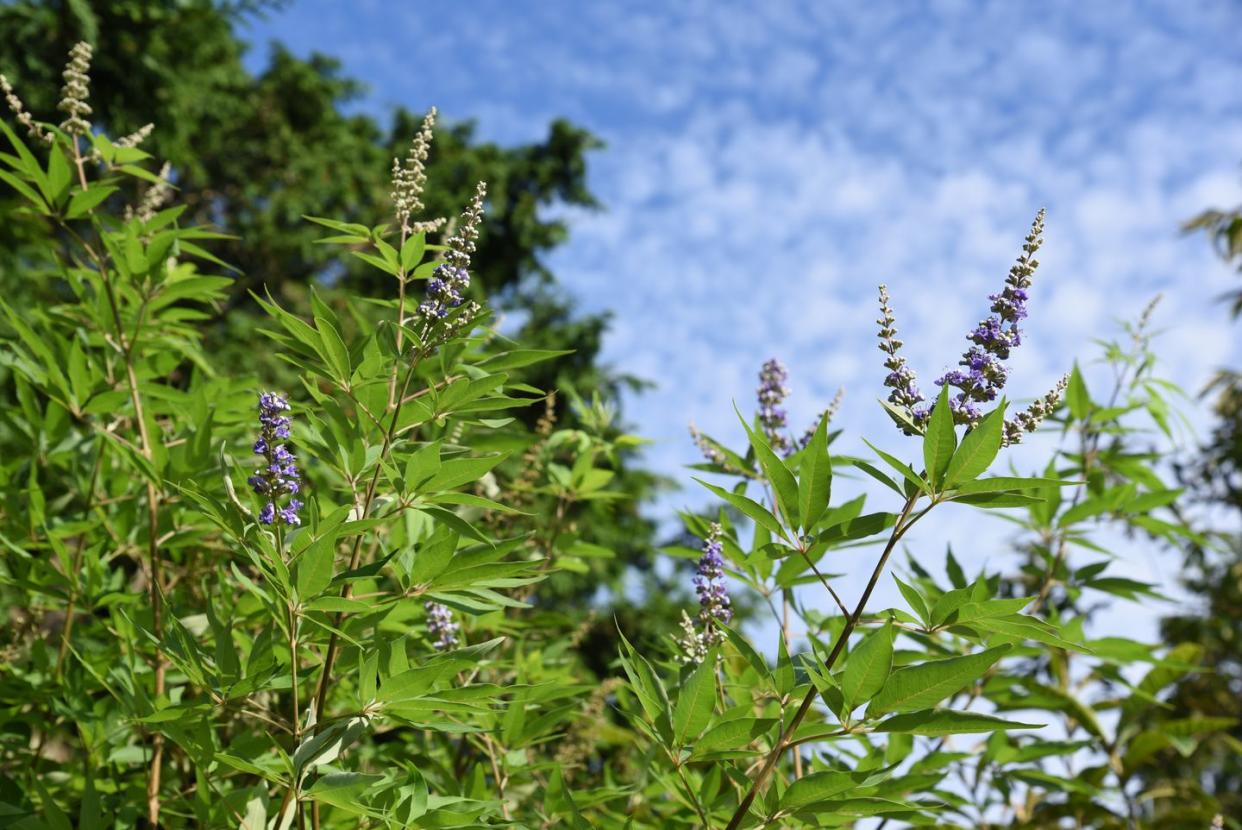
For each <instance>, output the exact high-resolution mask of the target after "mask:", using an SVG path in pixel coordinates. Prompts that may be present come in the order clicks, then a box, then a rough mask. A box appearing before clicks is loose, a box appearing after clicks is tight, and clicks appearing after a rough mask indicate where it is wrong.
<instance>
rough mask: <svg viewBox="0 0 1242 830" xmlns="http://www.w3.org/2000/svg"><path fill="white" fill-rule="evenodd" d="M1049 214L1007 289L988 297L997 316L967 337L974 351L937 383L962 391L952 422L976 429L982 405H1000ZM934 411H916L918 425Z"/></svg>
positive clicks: (1036, 226)
mask: <svg viewBox="0 0 1242 830" xmlns="http://www.w3.org/2000/svg"><path fill="white" fill-rule="evenodd" d="M1043 232H1044V211H1042V210H1041V211H1040V212H1039V214H1038V215H1036V217H1035V222H1034V223H1033V224H1032V225H1031V232H1030V233H1028V234H1027V236H1026V241H1025V243H1024V244H1023V246H1022V255H1021V256H1019V257H1018V261H1017V262H1016V263H1014V265H1013V267H1012V268H1010V269H1009V276H1008V277H1006V278H1005V287H1004V289H1003V290H1002V291H1001V292H1000V293H999V294H992V295H991V296H989V297H988V299H989V300H991V301H992V307H991V311H992V314H991V316H990V317H988V318H987V319H985V320H982V321H980V322H979V324H978V325H977V326H975V328H974V329H972V330H971V331H970V332H969V333H968V334H967V335H966V339H967V340H969V341H970V343H971V346H970V347H969V348H967V349H966V351H965V352H964V353H963V354H962V359H961V360H960V361H958V365H959V366H961V367H963V368H962V369H954V370H952V371H949V372H946V373H945V374H944V375H942V376H941V377H940V378H939V379H938V380H937V381H936V383H937V384H939V385H940V386H946V385H947V386H949V387H950V388H952V389H956V390H958V391H957V393H956V394H955V395H953V396H951V397H950V399H949V406H950V408H951V409H952V410H953V421H954V423H957V424H966V425H968V426H974V425H975V424H976V423H978V422H979V419H980V418H981V417H983V413H982V412H981V411H980V409H979V406H978V405H979V404H983V403H989V402H991V401H994V400H996V398H997V397H998V396H999V394H1000V391H1001V389H1002V388H1004V386H1005V382H1006V381H1007V380H1009V369H1008V368H1007V367H1006V366H1005V363H1004V361H1006V360H1008V359H1009V355H1010V353H1011V352H1012V351H1013V349H1015V348H1017V347H1018V346H1019V345H1021V344H1022V332H1021V330H1020V329H1019V327H1018V323H1019V321H1021V320H1023V319H1025V318H1026V301H1027V299H1028V298H1029V297H1030V293H1029V291H1030V287H1031V276H1032V275H1033V274H1034V273H1035V269H1036V268H1037V267H1038V266H1039V262H1038V260H1036V259H1035V252H1036V251H1038V250H1039V246H1040V245H1041V244H1042V243H1043V241H1044V240H1043ZM930 411H931V410H930V408H929V409H924V410H920V411H918V412H916V414H915V417H916V420H921V419H922V418H925V417H927V415H928V414H930Z"/></svg>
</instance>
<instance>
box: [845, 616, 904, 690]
mask: <svg viewBox="0 0 1242 830" xmlns="http://www.w3.org/2000/svg"><path fill="white" fill-rule="evenodd" d="M892 669H893V624H892V623H887V624H886V625H884V626H883V627H882V628H878V629H876V630H875V631H873V632H871V633H870V634H868V635H867V636H866V637H864V638H863V639H862V642H860V643H859V644H858V645H857V646H855V647H854V649H853V650H852V651H850V656H849V657H848V658H847V659H846V661H845V668H844V669H843V670H842V672H841V694H842V696H843V697H844V699H845V705H846V706H847V707H849V709H851V710H852V709H853V708H854V707H856V706H858V704H860V703H862V702H864V701H867V700H870V699H871V698H872V697H874V696H875V695H876V693H877V692H879V691H880V690H881V689H882V688H884V683H885V681H886V680H888V675H889V673H890V672H891V671H892Z"/></svg>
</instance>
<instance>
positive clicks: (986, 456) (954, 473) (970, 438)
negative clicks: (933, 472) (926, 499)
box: [944, 403, 1005, 487]
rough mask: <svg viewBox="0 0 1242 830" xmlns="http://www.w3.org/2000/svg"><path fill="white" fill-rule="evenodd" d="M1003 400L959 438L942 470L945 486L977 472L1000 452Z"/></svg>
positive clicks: (981, 470)
mask: <svg viewBox="0 0 1242 830" xmlns="http://www.w3.org/2000/svg"><path fill="white" fill-rule="evenodd" d="M1004 424H1005V404H1004V403H1002V404H1001V405H1000V406H998V407H997V408H996V409H993V410H992V411H991V412H989V413H988V414H987V415H984V416H983V419H982V420H981V421H979V423H978V424H976V425H975V427H974V428H973V429H971V430H969V431H968V432H967V433H966V435H965V437H964V438H962V443H961V445H960V446H959V447H958V448H957V451H956V452H954V453H953V458H952V460H950V461H949V469H947V470H946V471H945V475H944V484H945V487H956V486H958V485H960V484H963V483H965V482H967V481H973V480H974V479H976V478H978V477H979V476H981V475H982V474H983V473H984V471H986V470H987V468H988V467H989V466H991V464H992V462H993V461H994V460H995V459H996V454H997V453H999V452H1000V446H1001V432H1002V428H1003V427H1004Z"/></svg>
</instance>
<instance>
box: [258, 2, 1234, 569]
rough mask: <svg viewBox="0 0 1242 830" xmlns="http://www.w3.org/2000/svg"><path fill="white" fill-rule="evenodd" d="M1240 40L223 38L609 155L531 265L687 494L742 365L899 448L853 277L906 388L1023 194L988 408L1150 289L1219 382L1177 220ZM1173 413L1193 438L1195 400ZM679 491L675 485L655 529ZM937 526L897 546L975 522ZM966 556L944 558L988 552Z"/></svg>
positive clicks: (413, 26) (552, 32)
mask: <svg viewBox="0 0 1242 830" xmlns="http://www.w3.org/2000/svg"><path fill="white" fill-rule="evenodd" d="M1240 31H1242V6H1239V5H1238V4H1237V3H1235V2H1229V1H1228V0H1218V1H1216V2H1189V1H1180V0H1179V1H1178V2H1174V1H1173V0H1170V1H1169V2H1164V3H1144V2H1114V3H1082V2H1056V1H1054V2H1044V3H1038V4H1029V3H1028V4H1019V3H1000V2H996V3H975V2H927V3H889V4H875V3H853V4H846V3H824V2H817V3H810V2H808V3H792V2H776V1H775V0H770V1H769V2H763V3H754V4H743V3H736V2H722V1H721V0H713V2H686V3H676V4H674V3H602V2H601V3H577V2H562V1H560V0H556V1H554V2H540V3H515V2H499V1H496V2H452V3H448V2H424V3H418V4H412V3H410V4H398V3H383V2H373V1H371V0H363V1H362V2H350V3H339V2H326V1H325V0H317V1H315V2H311V0H301V2H294V3H293V4H292V5H290V6H289V8H288V9H287V10H285V11H283V12H281V13H280V14H276V15H272V16H270V17H269V18H267V20H265V21H262V22H260V23H257V24H255V25H252V26H251V27H249V29H248V31H247V32H245V33H244V34H245V35H246V36H247V37H249V38H250V39H251V40H253V41H254V42H255V43H256V44H258V45H260V46H261V45H262V44H264V43H266V42H267V41H268V40H270V39H279V40H281V41H283V42H285V43H286V44H287V45H288V46H290V47H291V48H292V49H293V50H294V51H295V52H297V53H299V54H305V53H307V52H309V51H311V50H318V51H322V52H325V53H328V54H332V55H335V56H337V57H339V58H341V59H342V60H343V62H344V70H345V72H346V73H347V74H349V75H350V76H353V77H356V78H359V79H361V80H363V81H365V82H366V83H368V84H369V85H370V88H371V92H370V94H369V95H368V97H366V98H365V99H364V100H363V101H361V102H359V106H361V107H362V108H364V109H367V110H369V111H373V112H375V113H377V114H381V115H382V114H384V113H386V112H389V111H390V110H391V109H392V107H393V106H394V105H397V104H402V105H405V106H407V107H409V108H411V109H415V110H421V109H425V108H427V107H428V106H431V105H433V104H434V105H436V106H438V107H439V108H440V110H441V112H442V113H443V114H444V116H445V117H447V118H449V119H454V118H474V119H477V121H478V127H479V131H480V134H481V135H482V136H483V137H486V138H489V139H496V140H499V141H502V142H510V141H512V142H517V141H526V140H531V139H535V138H538V137H539V136H541V135H542V134H543V133H544V132H545V129H546V125H547V122H548V121H549V120H550V119H552V118H554V117H557V116H564V117H567V118H569V119H571V120H572V121H574V122H576V123H578V124H581V125H583V126H586V127H588V128H590V129H591V130H592V131H594V132H595V133H597V134H598V135H600V136H601V137H602V138H603V139H604V140H605V141H606V142H607V144H608V147H607V149H606V150H604V151H602V152H600V153H598V154H596V155H595V157H594V158H593V159H592V164H591V171H590V179H591V183H592V187H593V188H594V190H595V192H596V193H597V194H598V196H599V197H600V199H601V201H602V202H603V203H604V204H605V205H606V206H607V210H606V211H604V212H601V213H594V214H591V213H581V214H579V213H573V214H571V215H570V217H569V218H570V220H571V223H572V228H573V232H572V237H571V240H570V242H569V243H568V245H566V246H565V247H564V248H563V249H561V250H560V251H558V252H557V253H556V254H555V255H554V256H553V258H552V264H553V266H554V270H555V272H556V273H557V274H558V276H559V277H560V279H561V281H562V282H563V283H564V285H566V286H567V287H568V288H569V289H570V290H571V291H572V292H573V293H574V295H575V296H576V297H577V298H579V300H580V301H581V303H582V306H583V307H584V308H586V309H592V310H594V309H611V310H613V311H614V312H615V313H616V323H615V326H614V328H613V330H612V332H611V334H610V336H609V338H608V340H607V345H606V350H605V357H606V359H607V360H608V361H609V362H611V363H613V364H614V365H615V366H617V367H618V368H620V369H623V370H625V371H629V372H633V373H635V374H638V375H640V376H644V377H647V378H651V379H653V380H655V381H657V382H658V384H659V387H658V388H657V389H656V390H654V391H652V392H648V393H646V394H644V395H643V396H642V397H640V398H637V399H633V400H630V401H627V406H626V414H627V417H628V419H629V420H630V421H631V422H632V423H634V424H635V425H636V427H637V430H636V431H638V432H640V433H641V434H643V435H644V436H646V437H648V438H651V439H653V440H654V442H655V443H654V445H653V447H652V449H651V451H650V455H649V458H650V460H651V463H653V464H654V465H655V466H657V467H658V468H659V469H660V470H662V471H665V472H668V473H671V474H673V475H675V476H676V477H677V478H678V479H679V480H680V481H683V482H687V483H689V484H690V487H691V488H692V487H693V486H694V485H693V484H692V483H690V482H689V479H688V476H687V474H686V473H685V471H684V470H683V469H682V466H683V465H685V464H687V463H691V462H693V461H694V460H695V454H694V449H693V446H692V445H691V444H690V442H689V440H688V439H687V437H686V431H685V430H686V423H687V422H688V421H690V420H694V421H696V422H697V423H698V425H699V426H700V427H701V428H703V429H704V430H706V431H707V432H709V433H712V434H716V435H718V436H719V437H722V438H725V439H728V440H731V441H734V442H736V441H737V439H738V438H739V437H740V436H739V435H738V433H739V432H740V430H738V429H737V427H736V420H735V419H734V416H733V414H732V408H731V405H730V403H731V401H732V400H735V399H736V400H738V401H739V403H741V404H743V405H744V406H745V405H747V404H749V402H750V401H751V400H752V399H753V394H754V386H755V381H756V378H755V373H756V372H757V371H758V368H759V365H760V364H761V363H762V361H763V360H764V359H766V358H767V357H769V356H771V355H776V356H779V357H781V358H782V359H783V360H784V361H785V363H786V364H787V365H788V367H789V371H790V376H791V380H790V385H791V386H792V387H793V390H794V397H793V399H792V400H791V401H790V408H791V410H792V413H793V418H792V420H793V421H794V426H795V429H796V430H797V431H799V432H800V431H801V427H802V423H803V422H805V421H809V420H810V419H811V418H812V417H813V416H814V414H815V413H816V412H817V411H818V410H819V409H821V408H822V407H823V406H824V405H825V404H826V403H827V401H828V400H829V399H830V398H831V397H832V394H833V392H834V391H835V390H836V389H837V388H838V387H843V388H844V390H845V403H844V406H843V408H842V411H841V415H840V417H839V421H838V425H839V426H842V427H844V428H845V429H846V436H845V437H844V438H843V439H842V441H843V443H842V446H843V447H845V448H846V449H849V450H851V451H860V452H861V451H862V445H861V442H860V441H859V440H858V436H859V435H860V434H866V435H868V436H869V437H872V440H875V437H876V436H878V437H879V438H880V439H881V442H882V444H883V445H884V446H886V447H888V448H890V449H897V450H899V451H902V452H903V453H904V454H907V455H912V454H914V453H915V452H916V450H915V448H913V447H905V448H904V449H903V447H902V443H901V439H900V437H899V436H897V435H896V433H894V432H892V430H891V429H890V428H889V427H888V425H887V424H886V423H885V422H884V418H883V416H882V414H881V411H880V409H879V407H878V405H877V404H876V403H875V399H876V398H877V397H880V396H881V395H882V394H883V393H882V388H881V386H880V384H881V381H882V372H881V369H880V366H879V352H878V351H877V350H876V349H875V341H874V328H875V326H874V319H875V289H876V285H877V284H878V283H880V282H886V283H887V284H888V285H889V288H890V292H891V294H892V296H893V304H894V306H895V308H896V311H897V315H898V321H899V326H900V327H901V330H902V336H903V338H904V339H905V341H906V343H907V350H908V352H909V354H910V356H911V358H912V360H913V362H914V364H915V366H916V367H917V368H918V370H919V372H920V375H921V376H922V378H923V380H924V385H925V386H931V382H930V381H931V379H932V378H934V377H936V376H938V375H939V374H940V373H941V372H942V371H944V370H945V369H947V368H949V367H951V366H952V365H953V364H954V363H955V362H956V359H957V356H958V355H959V353H960V352H961V349H962V346H963V340H962V337H963V333H964V332H965V331H966V330H967V328H968V327H970V326H971V325H973V324H974V323H975V322H976V321H977V320H978V319H979V318H980V317H981V316H983V315H984V314H985V313H986V306H987V300H986V296H987V294H989V293H991V292H992V291H995V290H997V289H998V288H999V286H1000V284H1001V282H1002V280H1003V279H1004V276H1005V273H1006V271H1007V270H1008V268H1009V265H1010V264H1011V263H1012V261H1013V259H1014V257H1015V256H1016V255H1017V253H1018V251H1019V246H1020V244H1021V240H1022V237H1023V235H1024V234H1025V232H1026V230H1027V228H1028V226H1029V224H1030V221H1031V218H1032V216H1033V215H1034V214H1035V212H1036V210H1037V209H1039V208H1040V207H1046V208H1047V209H1048V225H1047V232H1046V244H1045V247H1044V250H1043V252H1042V255H1041V256H1040V260H1041V262H1042V266H1041V268H1040V271H1039V273H1038V274H1037V275H1036V284H1035V286H1034V289H1033V292H1032V301H1031V307H1032V313H1031V319H1030V320H1029V325H1028V326H1027V330H1026V335H1025V337H1024V345H1023V347H1022V348H1021V349H1020V350H1019V351H1018V352H1017V353H1016V354H1015V358H1014V360H1013V364H1012V365H1013V372H1012V375H1011V378H1012V380H1011V386H1010V390H1009V392H1010V394H1011V395H1012V396H1014V397H1016V398H1031V397H1034V396H1036V395H1039V394H1041V393H1042V392H1043V391H1044V390H1045V389H1047V388H1048V387H1049V386H1051V385H1052V383H1053V382H1054V381H1055V379H1056V378H1057V377H1058V376H1059V375H1060V374H1061V373H1062V372H1064V371H1065V370H1066V369H1067V368H1068V367H1069V366H1070V365H1071V363H1072V362H1073V360H1074V359H1075V358H1078V359H1079V360H1082V361H1084V362H1085V361H1088V360H1090V359H1092V358H1093V357H1094V356H1095V350H1094V347H1093V346H1092V345H1091V341H1092V339H1093V338H1096V337H1100V336H1111V335H1113V334H1114V333H1115V332H1116V326H1115V323H1114V320H1115V319H1117V318H1118V317H1126V318H1128V317H1133V316H1135V315H1137V313H1138V312H1139V311H1140V309H1141V308H1142V307H1143V306H1144V305H1145V304H1146V303H1147V301H1148V300H1149V299H1150V298H1151V297H1152V296H1153V295H1154V294H1156V293H1157V292H1163V293H1164V296H1165V299H1164V302H1163V304H1162V306H1161V310H1160V313H1159V315H1158V317H1157V322H1158V323H1159V325H1160V326H1161V327H1163V328H1164V329H1165V330H1166V332H1165V334H1164V335H1163V338H1162V340H1161V344H1162V349H1161V351H1162V354H1163V356H1164V358H1165V360H1166V365H1165V367H1164V368H1165V370H1166V374H1167V375H1168V376H1169V377H1171V378H1172V379H1173V380H1175V381H1177V382H1179V383H1181V384H1182V385H1184V386H1185V387H1186V388H1188V389H1190V390H1198V389H1199V388H1200V387H1201V386H1202V384H1203V383H1204V382H1205V381H1206V380H1207V378H1208V377H1209V376H1210V374H1211V373H1212V371H1213V370H1214V369H1215V368H1217V367H1218V366H1220V365H1222V364H1226V363H1231V362H1232V363H1235V364H1236V363H1237V359H1236V358H1237V355H1238V350H1237V347H1238V345H1239V335H1238V330H1237V329H1235V328H1234V327H1233V326H1231V325H1230V322H1229V320H1228V317H1227V314H1226V311H1225V309H1224V308H1222V307H1221V306H1220V305H1219V304H1218V303H1216V302H1214V298H1215V297H1216V296H1217V295H1219V294H1220V293H1221V292H1222V291H1224V290H1227V289H1229V288H1231V287H1233V286H1234V284H1235V282H1236V279H1237V278H1236V275H1234V274H1232V273H1231V272H1230V271H1229V270H1228V269H1227V268H1225V267H1224V266H1223V265H1221V264H1220V263H1219V262H1217V261H1216V260H1215V259H1214V257H1213V256H1212V253H1211V251H1210V250H1209V248H1208V246H1207V245H1206V244H1205V242H1204V240H1203V239H1201V238H1198V237H1185V236H1182V235H1181V234H1180V233H1179V231H1178V227H1179V224H1180V223H1181V222H1182V221H1183V220H1185V219H1186V218H1188V217H1189V216H1191V215H1193V214H1194V213H1196V212H1197V211H1198V210H1200V209H1202V208H1204V207H1206V206H1209V205H1216V206H1229V205H1235V204H1238V203H1242V167H1240V166H1239V164H1240V162H1242V47H1240V46H1239V45H1238V39H1237V38H1238V33H1239V32H1240ZM262 54H263V50H262V49H261V48H259V49H257V50H256V53H255V55H254V56H253V58H254V62H255V63H256V65H257V64H258V63H261V59H262ZM1090 376H1091V375H1089V377H1090ZM1190 416H1191V420H1192V421H1193V422H1194V423H1196V424H1198V425H1199V426H1200V427H1202V426H1203V425H1205V424H1206V423H1207V420H1206V419H1207V415H1206V410H1205V409H1204V408H1203V407H1201V406H1200V407H1197V408H1192V411H1191V413H1190ZM1188 440H1193V439H1188ZM1038 451H1039V447H1035V448H1034V449H1026V450H1024V451H1023V452H1024V453H1025V455H1024V454H1023V452H1020V453H1017V454H1015V462H1016V463H1018V464H1019V465H1021V463H1022V461H1023V460H1024V459H1025V458H1031V459H1033V458H1034V457H1035V455H1037V454H1038ZM703 501H704V499H703V497H702V496H701V495H699V493H697V492H695V491H694V490H693V489H690V488H686V489H685V490H683V491H682V492H680V493H678V494H675V495H673V496H671V497H670V498H669V499H668V500H667V501H666V502H665V503H664V505H663V507H662V510H663V512H664V514H665V515H667V511H668V510H669V509H670V508H672V507H676V506H678V505H681V504H695V505H697V504H702V503H703ZM960 518H961V517H947V519H946V520H943V521H941V522H940V523H938V524H937V523H930V522H929V524H928V526H927V527H925V528H924V529H923V530H922V533H921V538H925V539H926V540H927V542H928V544H935V545H936V546H937V547H939V546H940V545H942V544H943V541H942V540H943V538H944V537H945V536H948V537H949V538H954V537H955V536H956V537H961V536H962V535H963V534H964V533H967V532H970V533H972V534H973V530H971V529H969V528H962V527H961V526H960ZM955 520H957V521H956V523H955ZM1005 532H1006V531H1005V530H1004V527H1003V526H1001V525H999V523H997V528H996V530H995V533H994V534H993V535H991V536H987V537H985V542H986V540H987V539H993V540H997V541H999V540H1000V539H1002V538H1003V534H1004V533H1005ZM972 541H973V542H974V544H973V545H972V544H970V542H972ZM915 543H916V544H917V543H918V540H917V539H916V540H915ZM979 544H980V538H979V537H977V536H974V537H973V538H970V537H967V538H959V539H958V544H956V545H955V549H956V550H958V552H959V554H961V555H963V556H964V558H968V559H970V560H971V561H975V562H984V561H990V562H992V563H993V564H994V565H995V564H998V562H997V560H996V559H994V558H993V559H989V556H990V553H989V551H988V550H984V549H979ZM1118 552H1119V553H1120V554H1121V555H1123V556H1127V557H1129V558H1130V559H1131V563H1128V567H1129V568H1130V572H1131V573H1140V574H1147V575H1149V576H1151V577H1153V578H1158V579H1160V578H1163V579H1167V578H1169V577H1170V576H1172V575H1173V574H1174V573H1175V569H1174V568H1173V567H1172V562H1167V563H1166V564H1165V565H1163V566H1162V565H1161V562H1160V561H1159V557H1160V555H1159V553H1158V552H1155V551H1149V550H1119V551H1118ZM1166 556H1167V554H1166Z"/></svg>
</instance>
